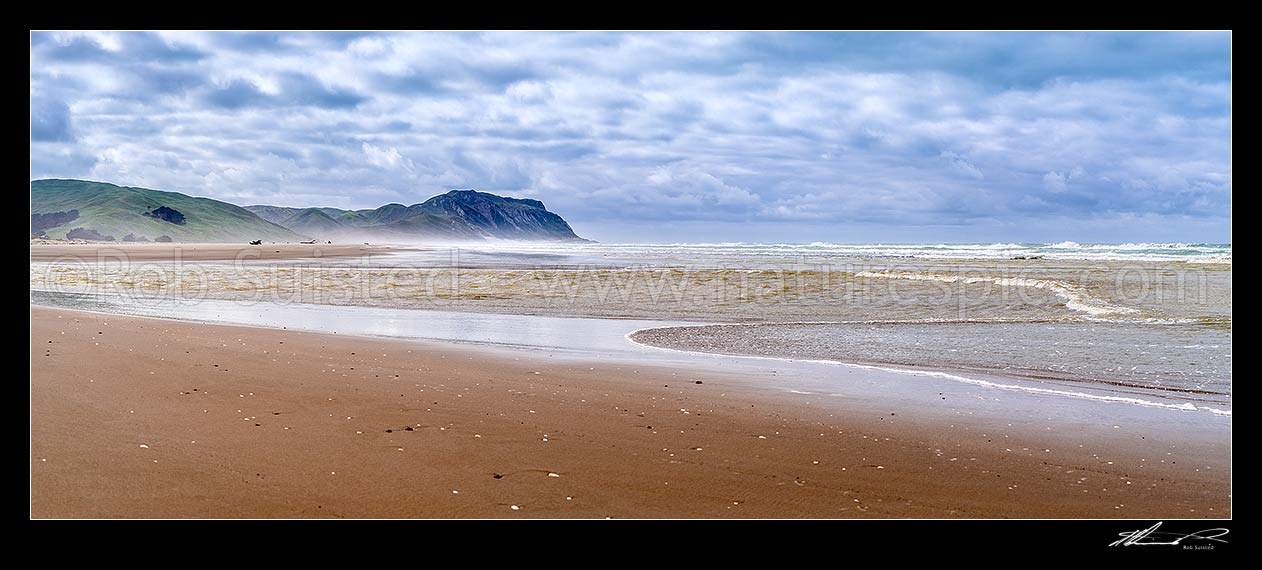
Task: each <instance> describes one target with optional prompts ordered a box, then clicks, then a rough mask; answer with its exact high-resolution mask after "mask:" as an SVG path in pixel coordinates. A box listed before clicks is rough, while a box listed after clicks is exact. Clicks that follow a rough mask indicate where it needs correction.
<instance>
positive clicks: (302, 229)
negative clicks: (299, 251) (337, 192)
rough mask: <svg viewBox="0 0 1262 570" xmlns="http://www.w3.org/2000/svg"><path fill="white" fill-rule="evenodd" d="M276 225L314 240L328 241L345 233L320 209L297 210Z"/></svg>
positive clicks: (340, 226)
mask: <svg viewBox="0 0 1262 570" xmlns="http://www.w3.org/2000/svg"><path fill="white" fill-rule="evenodd" d="M276 223H278V224H280V225H281V226H284V227H286V228H289V229H290V230H293V231H295V232H297V233H300V234H302V235H304V236H308V237H314V238H325V239H328V238H332V237H339V236H341V235H343V234H345V233H346V232H345V230H346V228H345V227H344V226H343V225H342V224H340V223H338V222H337V220H334V219H333V218H330V217H329V215H328V214H326V213H324V211H322V210H321V209H320V208H307V209H305V210H298V211H297V212H295V213H294V214H293V215H290V216H289V217H287V218H285V219H284V220H282V221H280V222H276Z"/></svg>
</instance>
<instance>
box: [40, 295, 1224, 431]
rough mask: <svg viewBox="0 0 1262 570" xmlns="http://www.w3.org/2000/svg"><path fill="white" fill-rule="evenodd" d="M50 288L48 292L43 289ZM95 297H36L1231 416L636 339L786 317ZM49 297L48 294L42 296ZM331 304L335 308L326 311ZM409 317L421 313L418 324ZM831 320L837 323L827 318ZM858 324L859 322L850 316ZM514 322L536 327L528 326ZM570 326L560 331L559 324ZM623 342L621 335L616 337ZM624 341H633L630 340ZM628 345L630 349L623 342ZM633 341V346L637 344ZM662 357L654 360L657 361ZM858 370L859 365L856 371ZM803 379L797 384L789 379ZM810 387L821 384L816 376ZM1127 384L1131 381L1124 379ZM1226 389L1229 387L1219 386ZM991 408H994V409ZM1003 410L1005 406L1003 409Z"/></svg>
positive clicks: (908, 370) (1065, 388) (1062, 383)
mask: <svg viewBox="0 0 1262 570" xmlns="http://www.w3.org/2000/svg"><path fill="white" fill-rule="evenodd" d="M44 293H45V294H53V293H52V292H44ZM87 295H88V296H90V297H95V298H96V299H98V301H97V302H99V303H103V304H101V305H99V306H93V305H92V304H76V303H58V302H56V301H53V299H54V298H55V297H52V298H45V299H43V302H41V303H38V305H39V306H45V307H48V308H61V309H70V310H84V311H89V312H97V313H99V314H104V315H119V316H134V317H150V318H170V319H175V320H181V321H186V322H200V323H205V324H225V325H237V326H249V327H262V328H271V329H282V328H284V329H288V330H295V331H297V330H305V331H307V332H315V333H337V334H342V335H346V334H350V335H358V336H362V337H365V338H386V339H404V340H423V341H428V342H441V343H460V344H473V345H479V346H484V347H486V348H487V349H488V350H495V349H497V348H504V347H534V348H536V349H550V350H565V351H567V352H577V353H580V356H579V357H580V358H581V357H584V355H585V356H586V357H588V358H592V357H595V356H596V355H600V356H602V357H613V358H621V359H624V360H626V359H633V358H634V359H650V360H661V359H659V358H656V356H658V355H663V354H669V355H678V356H680V357H682V360H681V359H672V360H673V362H671V364H673V365H676V366H684V367H694V366H696V365H698V360H699V359H701V360H704V359H716V360H719V361H728V362H729V363H740V362H747V363H754V366H755V367H756V368H762V369H766V368H768V366H771V365H774V364H777V363H783V364H784V365H788V366H797V367H809V368H816V369H817V370H814V371H812V372H811V374H812V375H813V376H817V377H818V376H821V374H826V373H821V372H820V371H819V370H818V369H819V368H823V369H829V368H837V367H841V368H845V369H848V370H851V371H878V372H881V373H887V374H892V375H893V378H895V379H896V380H898V381H904V382H905V381H910V379H911V378H915V377H922V378H923V377H932V378H939V379H946V380H948V381H949V382H950V383H952V384H959V385H962V386H968V387H970V388H980V393H982V394H984V393H986V392H987V391H1012V392H1017V393H1021V394H1025V395H1042V396H1049V397H1053V398H1058V399H1064V398H1068V399H1071V400H1082V401H1089V402H1095V403H1100V402H1106V403H1117V404H1122V405H1126V406H1135V407H1139V408H1146V409H1149V410H1152V411H1154V412H1159V411H1165V412H1198V413H1210V414H1213V415H1215V416H1219V417H1225V418H1228V419H1229V418H1231V416H1232V411H1231V409H1230V408H1231V404H1230V402H1229V401H1227V402H1217V401H1205V400H1202V399H1191V398H1186V397H1178V395H1177V394H1176V395H1174V396H1173V397H1172V396H1171V395H1170V394H1168V393H1162V392H1160V391H1158V390H1153V389H1147V388H1144V387H1142V386H1131V387H1125V386H1124V387H1121V388H1119V387H1118V386H1115V385H1112V384H1110V383H1108V382H1098V383H1093V382H1092V381H1091V380H1079V381H1076V382H1075V381H1074V380H1072V379H1065V378H1054V377H1049V378H1043V377H1033V378H1031V377H1026V376H1021V375H1020V374H1019V372H1013V373H1007V374H1005V373H1004V372H1005V371H1003V370H982V369H971V368H967V367H952V366H949V365H937V366H933V365H910V364H903V363H888V362H874V361H863V360H855V361H849V360H840V359H834V358H821V357H811V356H809V355H807V356H794V357H785V356H777V355H769V354H756V353H753V354H751V353H740V352H729V351H723V350H700V349H695V348H687V347H672V346H667V345H662V344H653V343H651V342H644V341H642V340H637V339H636V338H635V337H636V336H638V335H640V336H642V335H643V334H644V333H650V334H652V333H656V332H662V331H672V330H687V329H697V328H701V329H709V328H735V327H746V326H754V327H776V326H783V325H784V323H757V324H753V325H749V324H732V323H688V322H671V321H649V320H643V319H611V318H606V317H570V316H552V315H534V314H515V315H513V314H497V313H466V312H463V311H459V310H457V311H438V310H423V309H385V308H374V307H357V306H350V307H346V308H340V309H338V311H337V312H336V313H331V312H329V310H330V308H331V307H333V306H331V305H320V304H308V303H285V304H275V303H269V302H259V303H249V304H238V303H236V302H233V301H192V300H184V299H174V300H168V299H161V298H152V299H146V298H136V299H127V300H124V299H123V298H122V297H117V296H112V295H99V294H87ZM50 301H53V302H50ZM334 314H336V315H337V317H336V318H332V315H334ZM416 323H424V325H423V326H419V325H417V324H416ZM830 324H836V323H830ZM856 324H864V323H856ZM517 329H520V330H526V331H536V332H532V333H529V334H522V333H519V332H515V331H516V330H517ZM561 331H568V332H561ZM622 343H625V345H624V344H622ZM631 347H634V348H633V349H631ZM629 349H630V350H629ZM637 349H638V350H637ZM659 364H661V362H659ZM860 373H861V372H860ZM797 387H798V388H803V386H797ZM813 388H823V386H814V387H812V389H813ZM1127 388H1130V389H1127ZM1227 397H1228V398H1229V397H1230V396H1229V395H1228V396H1227ZM992 411H993V410H992ZM1004 415H1006V414H1004Z"/></svg>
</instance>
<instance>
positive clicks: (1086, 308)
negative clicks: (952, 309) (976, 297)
mask: <svg viewBox="0 0 1262 570" xmlns="http://www.w3.org/2000/svg"><path fill="white" fill-rule="evenodd" d="M855 276H856V277H868V278H875V279H907V280H910V281H937V282H941V283H961V282H962V283H965V284H969V283H993V284H995V285H998V286H1000V287H1032V288H1034V289H1047V290H1049V291H1051V292H1052V293H1053V294H1055V295H1056V296H1057V297H1060V298H1062V299H1064V300H1065V306H1066V307H1068V308H1070V309H1072V310H1075V311H1082V312H1084V313H1087V314H1089V315H1097V316H1098V315H1110V314H1117V313H1138V312H1139V311H1137V310H1135V309H1132V308H1130V307H1118V306H1116V305H1112V304H1109V303H1106V302H1104V301H1101V300H1099V299H1094V298H1092V297H1091V295H1088V294H1086V293H1083V292H1082V291H1079V290H1077V289H1076V288H1074V287H1073V286H1071V285H1067V284H1065V283H1061V282H1060V281H1053V280H1050V279H1026V278H1024V277H961V276H958V275H940V274H936V273H914V272H910V271H858V272H855Z"/></svg>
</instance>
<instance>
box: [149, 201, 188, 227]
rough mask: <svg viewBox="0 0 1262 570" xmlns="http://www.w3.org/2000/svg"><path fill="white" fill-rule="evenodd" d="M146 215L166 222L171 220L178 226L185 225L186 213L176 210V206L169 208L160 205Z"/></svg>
mask: <svg viewBox="0 0 1262 570" xmlns="http://www.w3.org/2000/svg"><path fill="white" fill-rule="evenodd" d="M145 216H146V217H150V218H156V219H159V220H162V221H164V222H170V223H172V224H175V225H177V226H182V225H184V214H181V213H180V211H179V210H176V209H175V208H168V207H166V206H158V207H157V208H154V209H153V210H150V211H148V212H145Z"/></svg>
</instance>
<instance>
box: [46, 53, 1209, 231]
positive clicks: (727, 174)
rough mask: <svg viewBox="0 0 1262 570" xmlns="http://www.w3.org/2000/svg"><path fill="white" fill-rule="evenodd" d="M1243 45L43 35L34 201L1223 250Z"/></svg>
mask: <svg viewBox="0 0 1262 570" xmlns="http://www.w3.org/2000/svg"><path fill="white" fill-rule="evenodd" d="M1230 48H1231V35H1230V34H1229V33H732V32H709V33H662V32H658V33H507V32H495V33H429V32H425V33H420V32H417V33H290V32H284V33H240V32H228V33H198V32H161V33H138V32H129V33H80V32H36V33H32V34H31V55H30V57H31V61H30V65H31V117H30V119H31V178H32V179H36V178H49V177H58V178H85V179H91V180H101V181H107V182H113V183H116V184H121V185H128V186H143V187H148V188H156V189H161V190H172V191H178V192H183V193H186V194H191V195H197V196H209V197H212V198H217V199H221V200H226V201H230V202H233V203H236V204H242V205H245V204H274V205H284V206H335V207H340V208H371V207H376V206H380V205H382V204H385V203H389V202H399V203H403V204H414V203H417V202H420V201H423V200H425V199H426V198H428V197H430V196H432V195H434V194H438V193H442V192H445V191H447V190H450V189H455V188H475V189H478V190H485V191H489V192H495V193H500V194H506V195H513V196H520V197H531V198H537V199H540V200H543V201H544V202H545V203H546V204H547V206H548V208H549V209H550V210H553V211H555V212H558V213H559V214H561V215H562V216H564V217H565V218H566V219H567V220H569V221H570V222H571V225H573V226H574V228H575V230H576V231H577V232H578V233H579V234H580V235H583V236H585V237H590V238H594V239H597V240H601V241H635V242H650V241H652V242H660V241H805V242H809V241H839V242H840V241H849V242H855V241H860V242H863V241H866V242H872V241H902V242H916V241H933V242H937V241H956V242H992V241H1005V242H1006V241H1061V240H1074V241H1080V242H1085V241H1108V242H1119V241H1215V242H1227V241H1230V234H1231V219H1230V218H1231V51H1230Z"/></svg>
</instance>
